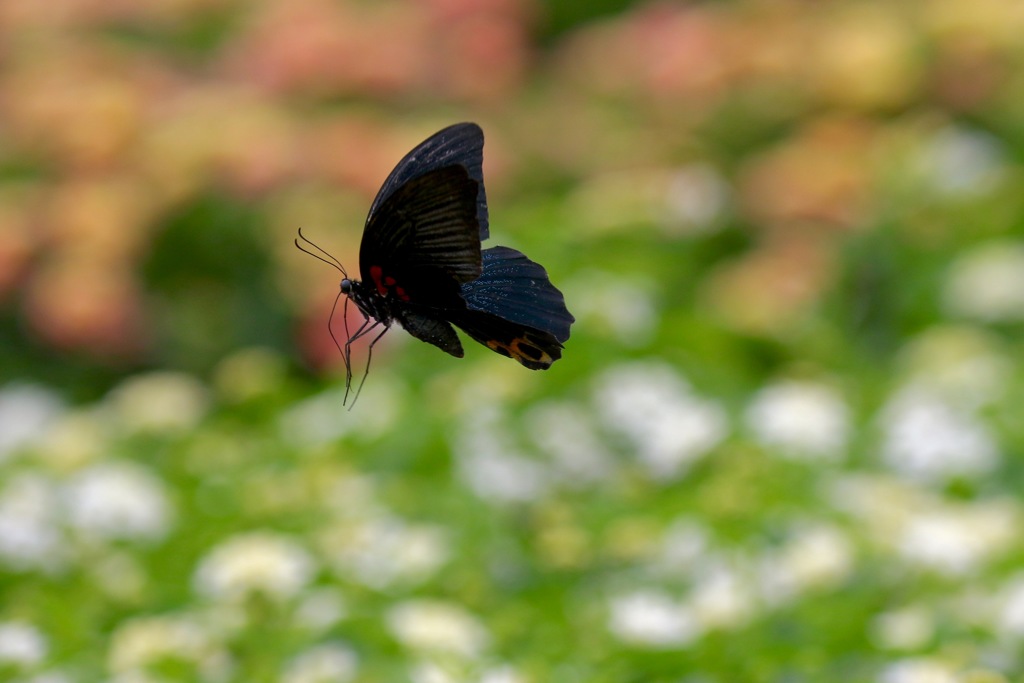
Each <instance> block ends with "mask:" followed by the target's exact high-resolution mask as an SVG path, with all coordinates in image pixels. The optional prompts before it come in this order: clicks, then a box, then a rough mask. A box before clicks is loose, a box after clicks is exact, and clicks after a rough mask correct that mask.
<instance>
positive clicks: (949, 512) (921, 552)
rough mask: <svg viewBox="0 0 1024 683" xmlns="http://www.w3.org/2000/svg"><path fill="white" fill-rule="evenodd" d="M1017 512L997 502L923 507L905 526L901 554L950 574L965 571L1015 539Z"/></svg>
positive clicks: (900, 543) (899, 539)
mask: <svg viewBox="0 0 1024 683" xmlns="http://www.w3.org/2000/svg"><path fill="white" fill-rule="evenodd" d="M1017 517H1018V515H1016V514H1015V512H1014V511H1013V510H1012V509H1010V508H1009V507H1007V506H1002V505H997V504H975V505H973V506H967V505H964V506H962V507H960V508H959V509H957V508H955V507H952V506H950V507H949V508H948V509H934V510H927V511H922V512H921V514H916V515H913V516H912V517H911V518H910V519H909V520H908V521H907V523H906V524H905V525H904V526H903V528H902V531H901V532H900V534H899V536H898V537H897V538H898V548H899V552H900V554H901V555H902V556H903V557H904V558H906V559H907V560H908V561H910V562H913V563H915V564H918V565H921V566H923V567H926V568H929V569H932V570H934V571H936V572H939V573H942V574H947V575H965V574H968V573H970V572H972V571H974V570H976V569H977V568H978V567H979V566H980V565H981V564H982V563H984V562H985V561H987V560H988V559H989V558H990V557H991V556H993V555H996V554H997V553H998V552H999V551H1001V550H1005V549H1008V548H1010V547H1012V545H1013V544H1014V543H1015V542H1016V540H1017V538H1018V535H1017V530H1018V529H1019V526H1018V519H1017Z"/></svg>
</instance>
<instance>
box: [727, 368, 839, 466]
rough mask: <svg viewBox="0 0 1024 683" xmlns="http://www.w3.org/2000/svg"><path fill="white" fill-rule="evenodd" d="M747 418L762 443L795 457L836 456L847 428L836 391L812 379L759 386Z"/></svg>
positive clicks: (828, 457)
mask: <svg viewBox="0 0 1024 683" xmlns="http://www.w3.org/2000/svg"><path fill="white" fill-rule="evenodd" d="M746 419H747V425H748V426H749V427H750V429H751V431H752V432H753V433H754V436H755V437H756V438H757V439H758V440H759V441H760V442H761V443H763V444H764V445H765V446H768V447H769V448H773V449H777V450H778V452H779V454H780V455H783V456H785V457H791V458H796V459H827V460H834V459H836V458H837V457H839V455H840V454H841V453H842V451H843V449H844V448H845V447H846V439H847V434H848V432H849V429H850V425H849V416H848V414H847V409H846V404H845V403H844V402H843V400H842V398H841V397H840V396H839V394H837V393H836V392H835V391H834V390H833V389H831V388H829V387H827V386H825V385H822V384H816V383H812V382H796V381H788V382H779V383H777V384H774V385H771V386H769V387H766V388H764V389H762V390H761V391H760V392H758V393H757V395H755V396H754V400H753V401H752V402H751V404H750V406H749V407H748V408H747V415H746Z"/></svg>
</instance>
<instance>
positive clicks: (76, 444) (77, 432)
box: [39, 410, 109, 472]
mask: <svg viewBox="0 0 1024 683" xmlns="http://www.w3.org/2000/svg"><path fill="white" fill-rule="evenodd" d="M99 413H100V411H98V410H77V411H75V412H72V413H69V414H67V415H65V416H64V417H62V418H61V419H59V420H57V421H56V422H55V423H54V424H53V425H51V427H50V429H49V430H48V432H47V434H46V436H45V437H44V438H43V439H42V441H41V443H40V448H39V457H40V459H41V460H44V461H45V462H46V464H47V465H48V466H49V467H51V468H52V469H54V470H57V471H61V472H73V471H74V470H76V469H78V468H80V467H83V466H85V465H86V464H87V463H89V462H92V461H95V460H98V459H99V458H101V457H103V456H105V455H106V454H107V451H108V450H109V449H108V446H107V439H106V436H107V431H108V427H107V425H106V424H105V421H104V420H102V419H100V415H99Z"/></svg>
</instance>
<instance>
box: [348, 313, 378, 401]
mask: <svg viewBox="0 0 1024 683" xmlns="http://www.w3.org/2000/svg"><path fill="white" fill-rule="evenodd" d="M379 324H380V322H379V321H377V320H374V319H373V318H371V317H369V316H368V315H366V314H365V313H364V314H363V322H362V324H361V325H360V326H359V327H358V328H356V331H355V332H353V333H352V334H351V335H349V337H348V339H347V340H346V341H345V349H344V351H342V357H343V358H344V360H345V397H344V398H343V399H342V400H341V403H342V405H345V403H347V402H348V395H349V392H350V391H351V390H352V342H354V341H356V340H357V339H360V338H361V337H363V336H365V335H366V334H367V333H368V332H369V331H370V330H372V329H373V328H375V327H376V326H377V325H379Z"/></svg>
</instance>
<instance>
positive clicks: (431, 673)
mask: <svg viewBox="0 0 1024 683" xmlns="http://www.w3.org/2000/svg"><path fill="white" fill-rule="evenodd" d="M409 680H410V681H411V683H465V681H464V680H463V679H462V678H461V677H458V676H456V675H455V674H454V673H453V672H451V671H449V670H448V669H447V668H445V667H442V666H441V664H440V663H438V662H433V661H430V660H423V661H419V662H416V664H415V665H413V666H412V667H411V669H410V671H409Z"/></svg>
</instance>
